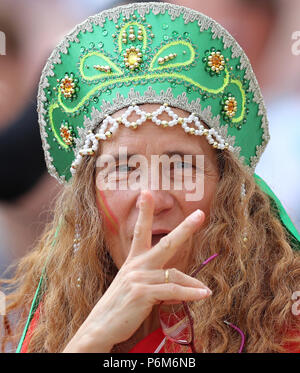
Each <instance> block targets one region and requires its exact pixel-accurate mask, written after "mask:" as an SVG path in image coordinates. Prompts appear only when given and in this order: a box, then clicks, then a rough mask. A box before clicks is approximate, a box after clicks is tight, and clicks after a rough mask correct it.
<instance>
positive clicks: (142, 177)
mask: <svg viewBox="0 0 300 373" xmlns="http://www.w3.org/2000/svg"><path fill="white" fill-rule="evenodd" d="M140 107H141V109H142V110H144V111H146V112H153V111H155V110H156V109H157V108H159V107H160V105H156V104H144V105H141V106H140ZM125 110H126V109H124V110H120V111H119V112H117V113H115V114H114V115H113V117H115V118H117V117H119V116H120V115H121V114H122V113H123V112H124V111H125ZM172 110H173V111H174V112H175V113H176V114H177V115H178V116H180V117H188V116H189V113H187V112H185V111H183V110H180V109H176V108H173V109H172ZM132 115H133V117H132V118H129V119H132V120H134V119H135V118H136V117H134V115H135V114H132ZM160 118H161V119H168V115H167V114H166V113H163V114H162V115H161V116H160ZM101 145H102V151H101V156H100V157H99V155H98V158H97V164H96V167H97V168H96V178H95V183H96V192H97V196H96V199H97V205H98V209H99V211H100V213H101V215H102V217H103V221H104V232H105V240H106V243H107V247H108V250H109V251H110V255H111V257H112V259H113V260H114V262H115V264H116V266H117V267H118V268H120V267H121V266H122V264H123V263H124V261H125V260H126V258H127V255H128V253H129V250H130V247H131V243H132V238H133V232H134V226H135V223H136V221H137V217H138V213H139V202H140V192H141V190H143V189H148V190H149V191H150V192H151V194H152V198H153V200H154V215H153V226H152V233H153V235H152V246H153V245H155V244H156V243H157V242H159V239H160V238H161V235H160V234H163V233H168V232H170V231H171V230H173V229H174V228H175V227H176V226H177V225H179V224H180V223H181V222H182V221H183V220H184V219H185V218H186V217H187V216H188V215H189V214H191V213H192V212H193V211H194V210H196V209H198V208H199V209H201V210H202V211H204V213H205V215H206V219H208V216H209V211H210V205H211V202H212V199H213V196H214V194H215V190H216V186H217V182H218V180H219V172H218V167H217V158H216V151H215V149H214V148H213V147H212V146H211V145H210V144H208V142H207V140H206V138H205V137H204V136H194V135H189V134H186V133H185V132H184V130H183V129H182V127H181V125H178V124H177V125H176V126H173V127H166V128H163V127H162V126H157V125H156V124H155V123H153V122H152V121H151V120H147V121H146V122H144V123H143V124H142V125H141V126H139V127H138V128H137V129H136V130H133V129H129V128H127V127H125V126H124V125H120V126H119V128H118V130H117V131H116V133H114V135H113V136H112V137H110V138H108V139H106V140H105V141H103V142H102V143H101ZM126 153H127V156H128V157H131V156H132V155H135V159H134V158H132V157H131V159H130V158H129V159H128V160H127V159H125V157H126ZM121 154H124V155H125V156H124V157H123V156H122V155H121ZM111 156H114V157H115V158H116V160H115V163H114V162H113V161H112V159H113V158H112V157H111ZM196 156H197V157H196ZM172 157H173V158H172ZM100 159H101V160H102V163H101V162H100ZM157 159H161V160H162V162H163V163H162V164H163V166H161V167H157V165H158V163H157ZM172 159H173V160H174V162H173V163H172ZM103 160H104V161H103ZM106 160H107V161H108V163H106ZM131 162H133V163H131ZM136 162H138V163H136ZM202 162H203V163H202ZM132 165H133V166H132ZM168 170H169V172H168ZM126 172H127V173H126ZM168 180H169V184H168ZM196 181H197V185H198V187H197V188H195V184H196ZM134 182H135V185H134ZM175 185H176V187H175ZM200 185H201V186H200ZM193 186H194V189H191V188H192V187H193ZM109 189H111V190H109ZM121 189H122V190H121ZM202 192H203V193H202ZM189 196H190V197H189ZM191 199H192V200H191ZM191 242H192V237H191V239H189V240H188V242H186V244H185V245H184V246H183V247H181V248H179V250H178V251H177V254H176V255H175V256H174V257H173V258H172V260H171V261H170V262H169V263H167V264H166V268H172V267H176V268H177V269H179V270H181V271H184V270H185V269H186V267H187V265H188V258H189V253H190V251H191V249H192V247H191Z"/></svg>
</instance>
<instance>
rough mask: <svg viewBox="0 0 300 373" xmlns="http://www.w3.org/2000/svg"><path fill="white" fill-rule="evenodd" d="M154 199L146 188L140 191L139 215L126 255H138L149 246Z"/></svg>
mask: <svg viewBox="0 0 300 373" xmlns="http://www.w3.org/2000/svg"><path fill="white" fill-rule="evenodd" d="M153 212H154V201H153V198H152V195H151V193H149V192H148V191H147V190H144V191H142V192H141V199H140V206H139V215H138V218H137V221H136V224H135V227H134V233H133V240H132V244H131V248H130V252H129V255H128V257H129V258H130V257H133V256H136V255H139V254H141V253H143V252H145V251H146V250H149V249H150V248H151V241H152V223H153Z"/></svg>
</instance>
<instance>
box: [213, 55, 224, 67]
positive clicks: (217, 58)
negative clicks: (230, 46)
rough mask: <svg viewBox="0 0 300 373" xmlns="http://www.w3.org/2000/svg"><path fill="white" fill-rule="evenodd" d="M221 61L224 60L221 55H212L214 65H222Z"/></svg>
mask: <svg viewBox="0 0 300 373" xmlns="http://www.w3.org/2000/svg"><path fill="white" fill-rule="evenodd" d="M221 62H222V59H221V57H220V56H218V55H214V56H212V59H211V63H212V66H215V67H220V66H221Z"/></svg>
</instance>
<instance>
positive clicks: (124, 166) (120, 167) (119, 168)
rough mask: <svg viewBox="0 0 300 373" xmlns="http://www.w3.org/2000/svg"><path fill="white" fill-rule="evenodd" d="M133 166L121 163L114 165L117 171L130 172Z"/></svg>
mask: <svg viewBox="0 0 300 373" xmlns="http://www.w3.org/2000/svg"><path fill="white" fill-rule="evenodd" d="M132 169H133V167H130V166H128V165H127V164H121V165H118V166H116V171H119V172H130V171H132Z"/></svg>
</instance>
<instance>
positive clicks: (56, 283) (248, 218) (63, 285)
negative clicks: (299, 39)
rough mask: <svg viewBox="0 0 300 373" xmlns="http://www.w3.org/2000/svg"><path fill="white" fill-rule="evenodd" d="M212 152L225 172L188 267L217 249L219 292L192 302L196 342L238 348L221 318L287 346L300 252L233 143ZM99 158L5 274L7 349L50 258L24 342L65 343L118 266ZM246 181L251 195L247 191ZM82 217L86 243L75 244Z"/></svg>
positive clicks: (253, 345)
mask: <svg viewBox="0 0 300 373" xmlns="http://www.w3.org/2000/svg"><path fill="white" fill-rule="evenodd" d="M216 152H217V159H218V166H219V171H220V180H219V183H218V185H217V190H216V194H215V196H214V200H213V202H212V205H211V210H210V216H209V221H207V222H206V223H205V226H204V228H203V230H202V232H201V240H200V237H199V235H198V233H197V234H195V235H194V237H193V243H194V245H193V252H192V255H191V258H190V267H189V269H188V273H191V272H192V271H193V269H195V268H196V267H197V265H199V264H200V263H201V262H202V261H203V260H205V259H207V258H208V257H209V256H211V255H212V254H214V253H218V254H219V255H218V257H217V258H216V259H214V261H212V262H211V263H209V264H208V265H207V266H206V267H205V268H204V269H203V270H202V271H201V272H200V273H199V276H198V278H199V279H200V280H201V281H203V282H204V283H205V284H206V285H207V286H209V288H210V289H212V291H213V295H212V296H211V297H209V298H207V299H205V300H203V301H200V302H197V303H194V304H193V305H192V308H193V312H194V315H195V323H194V328H195V334H196V349H197V351H205V352H237V351H238V350H239V346H240V335H239V334H238V333H237V332H236V331H235V330H233V329H232V328H230V327H229V326H227V325H226V324H225V323H224V322H223V321H224V320H227V321H229V322H232V323H233V324H235V325H236V326H238V327H239V328H240V329H241V330H242V331H243V332H244V334H245V337H246V343H245V348H244V352H284V351H286V349H285V347H284V346H285V345H286V344H287V343H289V342H294V343H296V344H298V345H299V346H300V333H299V330H300V320H299V317H297V316H296V315H294V314H293V313H292V311H291V310H292V299H291V296H292V294H293V293H294V292H295V291H297V290H299V289H300V256H299V253H298V252H296V251H293V250H292V248H291V245H290V242H289V236H288V234H287V232H286V231H285V229H284V228H283V227H282V225H281V223H280V221H279V220H278V219H277V218H276V217H275V214H274V211H272V206H271V204H270V201H269V198H268V196H267V195H266V194H265V193H264V192H263V191H262V190H261V189H260V188H259V187H258V186H257V184H256V183H255V181H254V179H253V177H252V176H251V175H250V174H249V173H248V172H247V170H246V169H245V168H244V167H243V166H241V165H240V162H239V161H238V160H237V159H236V158H235V157H234V156H233V155H232V154H231V153H230V152H228V151H227V150H223V151H218V150H216ZM95 164H96V157H86V158H84V161H83V162H82V164H81V165H80V166H79V167H78V169H77V172H76V175H74V176H73V178H72V179H71V181H70V182H69V183H68V184H67V185H66V186H65V188H64V189H63V190H62V192H61V193H60V194H59V196H58V197H57V200H56V204H55V211H54V219H53V221H52V222H51V223H48V225H47V226H46V227H45V231H44V233H43V235H42V236H41V238H40V240H39V241H38V244H37V245H36V247H35V248H34V249H33V250H32V251H31V252H30V253H28V254H27V255H26V256H25V257H23V258H22V259H21V260H20V261H19V263H18V265H17V268H16V270H15V275H14V277H13V278H11V279H9V280H2V281H1V282H2V284H3V285H5V291H6V292H8V294H9V295H8V296H7V299H6V301H7V316H6V317H5V318H4V321H5V322H4V334H5V336H4V337H3V338H2V350H4V349H7V346H12V347H11V348H12V349H14V348H15V347H16V346H17V343H18V341H19V339H20V337H21V334H22V331H23V328H24V325H25V323H26V319H27V317H28V313H29V310H30V306H31V302H32V300H33V298H34V294H35V291H36V288H37V286H38V283H39V280H40V276H41V273H42V271H43V268H44V265H45V263H46V261H47V268H46V276H45V278H44V289H45V293H44V295H43V296H42V307H41V310H40V316H39V321H38V324H37V326H36V328H35V330H34V333H33V335H32V338H31V340H30V344H29V346H28V350H27V351H28V352H61V351H63V349H64V348H65V346H66V345H67V343H68V342H69V341H70V339H71V338H72V337H73V335H74V334H75V333H76V331H77V330H78V329H79V327H80V326H81V325H82V323H83V322H84V320H85V319H86V318H87V316H88V315H89V313H90V312H91V310H92V309H93V307H94V306H95V304H96V303H97V301H98V300H99V299H100V298H101V296H102V295H103V294H104V292H105V291H106V289H107V288H108V287H109V285H110V283H111V282H112V281H113V279H114V277H115V275H116V273H117V268H116V266H115V264H114V263H113V261H112V259H111V257H110V255H109V253H108V250H107V247H106V244H105V240H104V233H103V229H102V218H101V214H100V213H99V210H98V208H97V203H96V193H95V192H96V191H95ZM91 175H93V177H91ZM242 183H244V184H245V189H246V195H245V197H244V198H243V199H242V200H241V185H242ZM78 217H80V224H81V227H80V229H81V231H80V233H81V246H80V250H78V251H77V252H76V253H75V254H74V250H73V244H74V242H73V241H74V236H75V226H76V222H78ZM59 223H60V230H59V231H58V235H57V237H56V239H55V244H54V245H53V242H54V237H55V232H56V230H57V227H58V225H59ZM245 232H246V235H247V241H246V242H245V241H244V239H243V237H244V234H245ZM79 276H80V277H81V283H80V287H77V278H78V277H79ZM16 320H18V321H17V322H16ZM293 331H298V336H295V335H294V334H293V333H292V332H293ZM114 350H115V351H118V348H117V346H115V348H114ZM114 350H113V351H114Z"/></svg>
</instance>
